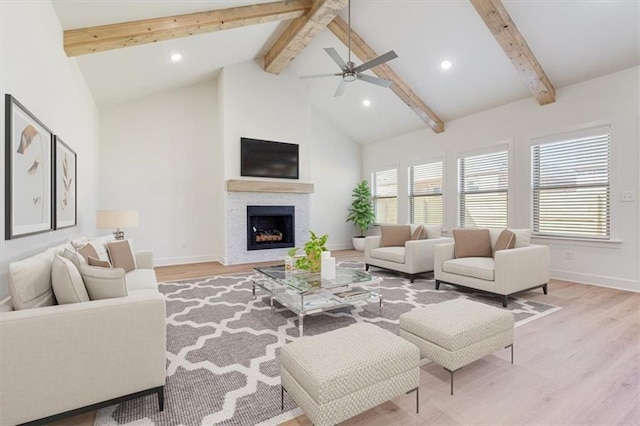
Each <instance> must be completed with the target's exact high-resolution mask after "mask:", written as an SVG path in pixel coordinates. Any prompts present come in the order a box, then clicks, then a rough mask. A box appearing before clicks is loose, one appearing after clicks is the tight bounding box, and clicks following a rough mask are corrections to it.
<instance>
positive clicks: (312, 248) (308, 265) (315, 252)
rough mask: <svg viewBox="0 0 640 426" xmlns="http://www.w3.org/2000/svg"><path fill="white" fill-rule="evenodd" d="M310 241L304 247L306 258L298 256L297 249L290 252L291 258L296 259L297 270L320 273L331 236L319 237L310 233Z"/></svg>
mask: <svg viewBox="0 0 640 426" xmlns="http://www.w3.org/2000/svg"><path fill="white" fill-rule="evenodd" d="M309 235H310V237H311V238H310V239H309V241H307V242H306V243H305V245H304V252H305V254H306V256H304V257H298V256H296V252H297V251H298V249H297V248H292V249H290V250H289V252H288V254H289V258H292V259H295V268H296V269H305V270H308V271H309V272H320V265H321V264H322V252H323V251H327V247H326V246H325V244H326V243H327V240H328V239H329V235H327V234H325V235H323V236H321V237H318V236H317V235H316V234H315V233H314V232H313V231H309Z"/></svg>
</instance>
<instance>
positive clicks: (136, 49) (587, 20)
mask: <svg viewBox="0 0 640 426" xmlns="http://www.w3.org/2000/svg"><path fill="white" fill-rule="evenodd" d="M272 1H273V0H266V1H264V0H252V1H217V0H182V1H161V2H158V1H154V0H137V1H128V2H122V1H117V0H83V1H79V0H53V4H54V7H55V10H56V12H57V14H58V16H59V19H60V22H61V24H62V26H63V29H64V30H72V29H80V28H87V27H94V26H100V25H107V24H116V23H122V22H131V21H137V20H148V19H152V18H162V17H169V16H175V15H182V14H189V13H195V12H204V11H210V10H223V9H228V8H235V7H243V6H247V5H252V4H260V8H259V10H265V8H270V7H271V6H269V5H263V4H264V3H270V2H272ZM283 4H284V5H285V6H286V7H287V8H289V9H291V11H290V13H289V15H286V14H285V13H284V12H283V13H282V14H281V15H280V16H278V17H277V19H282V18H290V19H285V20H272V19H274V17H273V16H271V17H259V18H256V19H254V20H253V21H244V22H243V26H241V27H237V28H233V27H234V24H233V21H232V20H231V19H228V16H227V17H226V18H225V19H227V21H226V23H225V24H224V25H222V26H223V27H224V26H225V25H227V26H229V27H230V29H223V30H220V31H215V32H203V33H199V32H201V31H204V28H200V29H199V30H198V29H196V30H195V31H194V30H190V31H188V32H189V33H193V34H194V35H189V36H186V37H180V38H171V39H168V40H166V41H158V42H155V43H149V44H140V43H142V42H144V40H142V41H140V42H137V44H136V45H133V46H131V47H125V48H117V49H112V50H106V51H101V52H97V53H88V54H82V55H80V56H77V60H78V64H79V66H80V68H81V69H82V72H83V74H84V76H85V79H86V81H87V84H88V85H89V88H90V90H91V92H92V93H93V95H94V98H95V100H96V102H97V103H98V105H99V106H109V105H114V104H117V103H119V102H123V101H126V100H130V99H134V98H137V97H141V96H145V95H149V94H153V93H157V92H161V91H164V90H168V89H172V88H177V87H181V86H184V85H188V84H193V83H196V82H199V81H204V80H207V79H211V78H214V77H215V76H216V75H217V73H218V72H219V70H220V69H221V68H222V67H224V66H226V65H230V64H234V63H239V62H244V61H247V60H252V59H256V60H260V61H261V63H262V59H263V58H265V55H266V66H267V69H268V70H269V71H272V72H276V73H280V74H281V75H283V76H287V77H298V76H303V75H308V74H321V73H332V72H337V71H338V68H337V66H336V64H335V63H334V62H333V61H332V60H331V58H330V57H329V56H328V55H327V54H326V53H325V52H324V50H323V48H325V47H334V48H335V49H336V50H337V51H338V53H339V54H340V55H341V56H342V57H343V58H346V57H347V54H348V51H347V48H346V47H345V44H344V43H343V42H342V41H340V39H339V37H340V36H342V38H343V39H344V21H346V20H347V10H346V8H344V9H343V8H342V7H343V5H344V4H346V1H344V0H314V1H311V0H293V1H288V2H283ZM300 5H307V6H311V5H314V6H315V7H314V8H313V9H308V8H305V9H304V11H301V12H300V11H298V12H296V10H294V9H296V8H297V9H300V7H299V6H300ZM320 5H323V6H322V7H321V6H320ZM309 10H311V12H309ZM336 13H337V14H338V16H337V18H335V19H334V16H335V15H336ZM299 15H303V16H302V17H300V18H295V17H296V16H299ZM511 20H512V21H511ZM255 22H259V23H255ZM330 22H331V23H330ZM639 22H640V2H638V1H635V0H608V1H586V0H585V1H579V0H555V1H542V0H539V1H531V0H504V1H503V2H500V1H497V0H450V1H435V0H394V1H389V0H352V17H351V23H352V27H353V30H354V32H355V33H356V34H357V36H359V37H361V40H357V41H359V43H358V45H357V46H354V45H353V44H352V51H353V52H354V53H352V55H353V57H354V62H356V63H357V64H358V63H361V62H363V61H362V60H361V59H358V56H360V57H362V56H366V54H367V49H366V48H368V49H369V51H368V53H369V56H371V53H373V54H375V53H377V54H381V53H384V52H387V51H389V50H392V49H393V50H395V52H396V53H397V54H398V56H399V57H398V58H397V59H395V60H393V61H390V62H389V63H388V67H384V66H383V67H377V68H375V69H374V70H372V71H373V72H368V73H369V74H371V75H375V74H377V75H378V76H380V77H383V78H391V79H395V82H394V85H393V86H392V88H391V89H385V88H381V87H378V86H374V85H372V84H367V83H363V82H361V81H357V82H354V83H350V84H349V85H348V87H347V90H346V92H345V94H344V96H342V97H334V96H333V94H334V92H335V90H336V87H337V85H338V82H339V78H338V77H335V78H326V79H318V80H306V84H309V86H310V91H311V102H312V105H313V107H314V108H315V109H316V110H318V111H319V112H320V113H321V114H323V115H325V116H326V117H327V118H328V119H329V120H330V121H332V122H334V123H335V124H336V125H337V126H338V127H340V128H341V129H342V130H343V131H344V132H345V133H346V134H348V135H349V136H350V137H352V138H353V139H354V140H356V141H357V142H360V143H370V142H373V141H376V140H379V139H383V138H386V137H389V136H393V135H397V134H401V133H406V132H409V131H413V130H418V129H421V128H425V127H426V126H429V127H431V128H432V129H434V131H436V132H440V131H442V130H443V128H444V129H446V122H447V121H450V120H453V119H456V118H460V117H463V116H466V115H469V114H473V113H475V112H479V111H482V110H485V109H488V108H492V107H495V106H499V105H503V104H506V103H509V102H512V101H515V100H519V99H525V98H531V101H532V102H536V103H537V104H540V105H542V104H545V103H548V102H553V90H554V87H555V89H560V88H562V87H565V86H568V85H571V84H575V83H578V82H580V81H584V80H588V79H591V78H594V77H598V76H601V75H605V74H609V73H612V72H615V71H618V70H622V69H625V68H629V67H632V66H636V65H638V64H640V35H639V34H640V33H639ZM145 24H150V23H149V22H146V23H145ZM327 24H329V27H328V28H325V26H326V25H327ZM217 25H218V27H220V26H221V24H217ZM341 32H342V34H341ZM70 34H72V33H67V40H69V35H70ZM174 35H175V34H174ZM94 37H95V35H94ZM155 38H157V36H156V37H155ZM352 38H353V36H352ZM356 39H357V37H356ZM130 43H131V42H127V44H130ZM352 43H353V42H352ZM274 45H275V47H274ZM305 45H306V47H305ZM363 45H364V46H365V48H363V47H362V46H363ZM109 47H110V48H112V47H114V46H109ZM363 49H364V50H363ZM80 50H82V49H80ZM68 52H69V54H70V55H77V54H79V53H85V52H82V51H76V52H73V51H71V49H68ZM174 52H179V53H181V54H182V55H183V60H182V61H181V62H180V63H176V64H174V63H171V62H170V60H169V56H170V54H172V53H174ZM291 58H293V60H292V61H291V62H290V63H289V61H290V60H291ZM362 59H365V60H366V58H362ZM445 59H447V60H450V61H451V62H452V64H453V66H452V67H451V69H450V70H448V71H445V70H443V69H442V68H441V67H440V63H441V62H442V61H443V60H445ZM364 99H369V100H370V101H371V106H369V107H363V105H362V101H363V100H364ZM536 99H537V100H536ZM408 105H409V106H408ZM540 108H544V107H543V106H540ZM438 120H441V121H438ZM445 131H446V130H445Z"/></svg>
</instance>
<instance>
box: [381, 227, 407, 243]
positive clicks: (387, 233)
mask: <svg viewBox="0 0 640 426" xmlns="http://www.w3.org/2000/svg"><path fill="white" fill-rule="evenodd" d="M380 232H381V233H382V240H381V243H380V246H381V247H404V243H406V242H407V241H409V240H410V239H411V226H409V225H383V226H381V227H380Z"/></svg>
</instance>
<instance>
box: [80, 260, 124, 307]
mask: <svg viewBox="0 0 640 426" xmlns="http://www.w3.org/2000/svg"><path fill="white" fill-rule="evenodd" d="M80 275H82V280H83V281H84V285H85V287H86V289H87V293H88V294H89V299H91V300H101V299H111V298H113V297H124V296H126V295H127V294H128V293H127V284H126V281H125V273H124V269H122V268H115V269H113V268H98V267H95V266H86V265H82V266H80Z"/></svg>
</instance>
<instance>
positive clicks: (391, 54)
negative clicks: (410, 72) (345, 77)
mask: <svg viewBox="0 0 640 426" xmlns="http://www.w3.org/2000/svg"><path fill="white" fill-rule="evenodd" d="M397 57H398V55H397V54H396V52H394V51H393V50H390V51H388V52H387V53H385V54H384V55H380V56H378V57H377V58H373V59H372V60H370V61H369V62H365V63H364V64H361V65H358V66H357V67H355V68H354V69H353V70H354V71H355V72H362V71H366V70H368V69H370V68H373V67H375V66H378V65H380V64H384V63H385V62H387V61H390V60H392V59H395V58H397Z"/></svg>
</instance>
